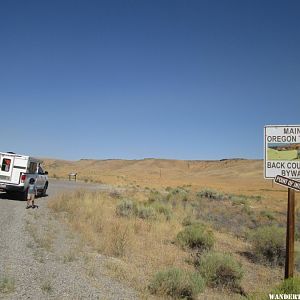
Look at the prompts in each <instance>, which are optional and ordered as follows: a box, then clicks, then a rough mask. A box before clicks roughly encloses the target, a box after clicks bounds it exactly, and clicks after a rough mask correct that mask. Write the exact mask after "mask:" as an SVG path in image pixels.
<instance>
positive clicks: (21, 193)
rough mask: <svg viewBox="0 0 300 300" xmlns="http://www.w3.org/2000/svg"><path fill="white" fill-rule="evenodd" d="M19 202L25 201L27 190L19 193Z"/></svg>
mask: <svg viewBox="0 0 300 300" xmlns="http://www.w3.org/2000/svg"><path fill="white" fill-rule="evenodd" d="M19 195H20V200H22V201H27V195H28V189H26V190H25V191H24V192H20V194H19Z"/></svg>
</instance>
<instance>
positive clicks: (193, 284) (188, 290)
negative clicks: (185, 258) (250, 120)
mask: <svg viewBox="0 0 300 300" xmlns="http://www.w3.org/2000/svg"><path fill="white" fill-rule="evenodd" d="M204 286H205V281H204V279H203V277H202V276H201V275H200V274H198V273H191V272H188V271H185V270H181V269H178V268H171V269H168V270H166V271H160V272H158V273H156V274H155V276H154V278H153V279H152V281H151V283H150V285H149V290H150V292H151V293H152V294H156V295H159V296H170V297H172V298H173V299H195V298H196V296H197V294H199V293H201V292H202V291H203V289H204Z"/></svg>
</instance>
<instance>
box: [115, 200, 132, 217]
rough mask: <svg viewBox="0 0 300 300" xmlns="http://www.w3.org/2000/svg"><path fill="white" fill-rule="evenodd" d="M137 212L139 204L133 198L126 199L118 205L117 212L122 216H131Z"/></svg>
mask: <svg viewBox="0 0 300 300" xmlns="http://www.w3.org/2000/svg"><path fill="white" fill-rule="evenodd" d="M136 213H137V205H136V203H135V202H133V201H132V200H128V199H124V200H122V201H121V202H120V203H119V204H118V205H117V207H116V214H117V215H118V216H121V217H131V216H133V215H135V214H136Z"/></svg>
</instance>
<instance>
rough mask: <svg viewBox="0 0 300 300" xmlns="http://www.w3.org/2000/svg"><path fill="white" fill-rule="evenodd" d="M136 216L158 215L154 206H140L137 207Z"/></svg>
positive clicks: (145, 217)
mask: <svg viewBox="0 0 300 300" xmlns="http://www.w3.org/2000/svg"><path fill="white" fill-rule="evenodd" d="M136 216H137V217H138V218H141V219H146V220H148V219H153V220H154V219H156V218H157V215H156V212H155V210H154V208H153V207H151V206H140V207H138V208H137V211H136Z"/></svg>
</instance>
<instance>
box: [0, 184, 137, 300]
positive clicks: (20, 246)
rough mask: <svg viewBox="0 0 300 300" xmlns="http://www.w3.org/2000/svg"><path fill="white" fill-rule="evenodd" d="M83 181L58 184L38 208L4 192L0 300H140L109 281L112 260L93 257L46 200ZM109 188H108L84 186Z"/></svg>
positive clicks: (0, 211) (0, 226) (0, 207)
mask: <svg viewBox="0 0 300 300" xmlns="http://www.w3.org/2000/svg"><path fill="white" fill-rule="evenodd" d="M80 185H83V184H80V183H77V184H75V183H69V182H60V181H54V182H51V183H50V189H49V196H48V197H44V198H39V199H37V201H36V203H37V204H38V206H39V207H38V208H35V209H28V210H26V209H25V206H26V203H25V202H23V201H18V200H14V199H7V198H8V197H7V195H6V194H0V299H136V298H138V296H137V293H136V292H135V291H134V290H132V289H131V288H129V287H126V286H125V285H124V284H121V283H119V282H117V281H116V280H114V279H112V278H110V277H108V276H107V275H106V271H105V264H106V261H107V259H108V258H106V257H104V256H101V255H99V254H96V253H93V252H92V250H91V249H89V247H88V246H87V245H85V244H84V243H83V242H82V241H81V240H80V238H79V237H78V236H76V235H75V234H74V233H72V232H70V231H69V229H68V228H67V227H66V226H65V225H62V223H61V222H59V221H58V220H57V218H54V217H53V215H52V212H51V211H50V210H49V209H48V208H47V202H48V201H49V199H50V198H51V197H53V195H55V193H59V192H60V191H61V190H64V189H73V188H76V187H78V186H80ZM84 187H86V188H90V189H107V188H109V187H108V186H104V185H92V184H91V185H84Z"/></svg>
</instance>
